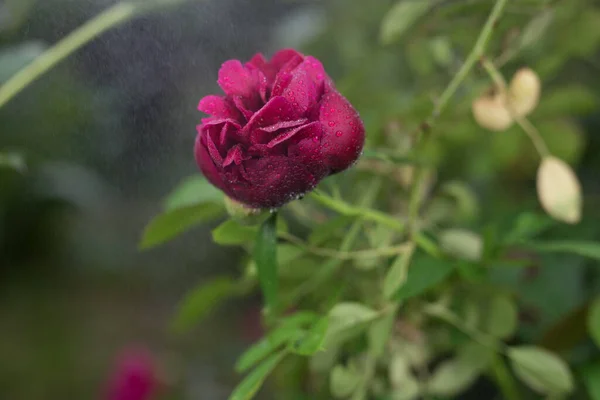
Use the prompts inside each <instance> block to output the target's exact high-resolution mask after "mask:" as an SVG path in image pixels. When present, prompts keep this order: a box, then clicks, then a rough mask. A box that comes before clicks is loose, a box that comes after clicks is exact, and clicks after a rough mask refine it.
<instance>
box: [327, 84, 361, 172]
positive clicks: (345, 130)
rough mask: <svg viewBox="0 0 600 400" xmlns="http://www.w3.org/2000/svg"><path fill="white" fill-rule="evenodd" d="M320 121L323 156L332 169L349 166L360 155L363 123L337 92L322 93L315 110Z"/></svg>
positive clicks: (342, 168)
mask: <svg viewBox="0 0 600 400" xmlns="http://www.w3.org/2000/svg"><path fill="white" fill-rule="evenodd" d="M319 120H320V121H321V123H322V124H323V129H324V135H323V140H322V152H323V156H324V157H325V159H326V160H327V163H328V165H329V166H330V168H331V170H332V172H334V173H335V172H339V171H342V170H344V169H346V168H348V167H350V166H351V165H352V164H354V162H355V161H356V160H357V159H358V157H359V156H360V153H361V152H362V148H363V145H364V141H365V129H364V126H363V123H362V121H361V119H360V117H359V115H358V113H357V112H356V110H354V108H353V107H352V105H351V104H350V103H349V102H348V100H346V98H345V97H344V96H342V95H341V94H340V93H338V92H337V91H331V92H329V93H327V94H325V95H324V97H323V99H322V101H321V107H320V110H319Z"/></svg>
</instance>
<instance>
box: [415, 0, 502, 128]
mask: <svg viewBox="0 0 600 400" xmlns="http://www.w3.org/2000/svg"><path fill="white" fill-rule="evenodd" d="M507 1H508V0H497V1H496V4H495V5H494V8H493V9H492V11H491V13H490V15H489V17H488V19H487V21H486V23H485V25H484V26H483V28H482V29H481V32H480V33H479V37H478V38H477V41H476V42H475V45H474V46H473V49H472V50H471V52H470V53H469V55H468V56H467V59H466V60H465V62H464V63H463V64H462V66H461V67H460V69H459V70H458V72H457V73H456V75H454V78H452V80H451V81H450V83H449V84H448V86H447V87H446V89H445V90H444V92H443V93H442V94H441V95H440V98H439V99H438V101H437V102H436V105H435V107H434V109H433V112H432V114H431V116H430V117H429V119H428V120H427V121H426V124H427V125H431V124H432V123H433V121H434V120H435V119H436V118H437V117H438V116H439V115H440V114H441V113H442V111H443V110H444V108H446V105H447V104H448V102H449V101H450V99H451V98H452V96H453V95H454V93H455V92H456V90H457V89H458V87H459V86H460V84H461V83H462V82H463V81H464V80H465V78H466V77H467V75H468V74H469V72H471V69H473V66H474V65H475V64H476V63H477V61H479V58H480V57H481V56H482V55H483V54H484V52H485V48H486V47H487V43H488V42H489V40H490V38H491V36H492V31H493V30H494V26H495V25H496V22H497V21H498V18H500V15H501V14H502V10H503V9H504V7H505V6H506V3H507Z"/></svg>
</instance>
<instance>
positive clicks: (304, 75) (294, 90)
mask: <svg viewBox="0 0 600 400" xmlns="http://www.w3.org/2000/svg"><path fill="white" fill-rule="evenodd" d="M303 65H304V63H302V64H301V65H300V66H298V68H296V69H295V70H294V71H293V72H292V76H291V79H290V81H289V83H288V84H287V86H286V87H285V90H284V91H283V96H284V97H285V98H286V99H288V101H289V102H290V103H292V105H293V106H294V108H295V109H296V110H297V112H298V113H299V114H301V115H303V114H304V113H305V112H306V111H308V109H309V108H310V106H311V105H314V104H316V102H317V86H316V85H315V83H314V82H313V81H312V79H311V78H310V76H309V74H308V72H307V71H306V69H304V68H303Z"/></svg>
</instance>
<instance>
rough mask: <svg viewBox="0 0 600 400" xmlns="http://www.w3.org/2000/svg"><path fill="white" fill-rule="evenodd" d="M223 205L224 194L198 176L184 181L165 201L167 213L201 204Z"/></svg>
mask: <svg viewBox="0 0 600 400" xmlns="http://www.w3.org/2000/svg"><path fill="white" fill-rule="evenodd" d="M208 202H215V203H219V204H221V203H223V193H221V191H220V190H219V189H217V188H216V187H214V186H213V185H212V184H211V183H210V182H208V181H207V180H206V178H204V177H202V176H198V175H194V176H190V177H188V178H186V179H184V180H183V182H181V183H180V184H179V185H178V186H177V187H176V188H175V190H173V192H171V194H170V195H169V196H168V197H167V199H166V200H165V209H166V210H167V211H171V210H175V209H176V208H182V207H188V206H193V205H196V204H199V203H208Z"/></svg>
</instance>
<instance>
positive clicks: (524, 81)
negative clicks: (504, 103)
mask: <svg viewBox="0 0 600 400" xmlns="http://www.w3.org/2000/svg"><path fill="white" fill-rule="evenodd" d="M541 90H542V83H541V81H540V78H539V77H538V75H537V74H536V73H535V71H533V70H532V69H531V68H521V69H520V70H518V71H517V72H516V73H515V75H514V76H513V78H512V80H511V81H510V85H509V89H508V92H509V94H508V100H509V104H510V107H511V110H512V112H513V113H514V115H516V116H519V117H524V116H526V115H529V114H530V113H531V112H532V111H533V110H534V109H535V108H536V107H537V105H538V103H539V101H540V92H541Z"/></svg>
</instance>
